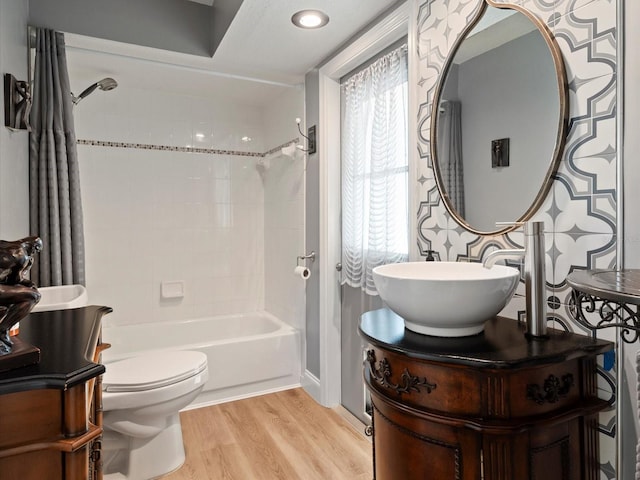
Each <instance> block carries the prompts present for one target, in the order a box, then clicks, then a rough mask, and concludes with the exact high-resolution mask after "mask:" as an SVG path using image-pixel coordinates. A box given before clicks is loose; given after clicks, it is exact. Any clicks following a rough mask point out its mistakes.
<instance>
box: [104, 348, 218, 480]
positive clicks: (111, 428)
mask: <svg viewBox="0 0 640 480" xmlns="http://www.w3.org/2000/svg"><path fill="white" fill-rule="evenodd" d="M106 369H107V371H106V373H105V374H104V377H103V383H102V385H103V397H102V401H103V410H104V417H103V427H104V435H103V441H102V456H103V457H102V458H103V472H104V474H105V477H104V478H105V480H116V479H120V480H122V479H127V480H147V479H151V478H156V477H159V476H161V475H164V474H166V473H169V472H171V471H173V470H176V469H177V468H179V467H180V466H181V465H182V464H183V463H184V460H185V453H184V445H183V443H182V430H181V428H180V417H179V415H178V412H179V410H180V409H182V408H184V407H186V406H187V405H188V404H189V403H191V401H193V399H195V398H196V397H197V395H198V394H199V393H200V391H201V390H202V387H203V386H204V384H205V383H206V381H207V379H208V369H207V356H206V355H205V354H204V353H201V352H192V351H164V352H158V353H148V354H144V355H142V356H139V357H133V358H128V359H125V360H121V361H117V362H113V363H107V364H106Z"/></svg>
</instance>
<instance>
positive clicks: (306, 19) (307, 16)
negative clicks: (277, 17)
mask: <svg viewBox="0 0 640 480" xmlns="http://www.w3.org/2000/svg"><path fill="white" fill-rule="evenodd" d="M291 21H292V22H293V24H294V25H295V26H296V27H300V28H320V27H324V26H325V25H326V24H327V23H329V16H328V15H327V14H326V13H324V12H321V11H320V10H300V11H299V12H297V13H294V14H293V17H291Z"/></svg>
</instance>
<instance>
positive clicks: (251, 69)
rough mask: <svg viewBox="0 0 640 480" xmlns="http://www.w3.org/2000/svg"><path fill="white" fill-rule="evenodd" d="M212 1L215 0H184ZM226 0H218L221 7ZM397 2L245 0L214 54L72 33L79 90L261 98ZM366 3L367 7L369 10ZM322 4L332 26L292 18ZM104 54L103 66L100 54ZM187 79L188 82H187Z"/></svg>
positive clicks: (297, 80)
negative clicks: (305, 25) (134, 87)
mask: <svg viewBox="0 0 640 480" xmlns="http://www.w3.org/2000/svg"><path fill="white" fill-rule="evenodd" d="M185 1H189V2H192V1H194V2H195V1H197V3H204V4H209V3H210V2H211V0H185ZM224 1H225V0H215V1H214V2H213V3H214V6H215V5H219V4H220V3H221V2H224ZM398 3H399V2H398V1H397V0H366V1H365V0H322V1H320V0H304V1H301V0H277V1H269V0H244V1H243V3H242V5H241V6H240V9H239V10H238V12H237V14H236V16H235V18H234V19H233V21H232V23H231V25H230V26H229V28H228V30H227V32H226V34H225V35H224V38H223V39H222V42H221V43H220V44H219V46H218V48H217V49H216V51H215V54H214V56H213V57H212V58H210V57H203V56H197V55H188V54H184V53H177V52H172V51H168V50H160V49H156V48H150V47H144V46H140V45H132V44H127V43H121V42H116V41H113V40H104V39H99V38H94V37H90V36H86V35H78V34H73V33H66V43H67V57H68V63H69V72H70V76H71V83H72V89H74V90H81V89H82V88H83V87H82V85H83V84H85V83H86V84H91V83H93V82H95V81H96V80H97V79H99V78H103V77H105V76H111V77H114V78H116V79H117V80H118V82H120V83H121V84H122V83H123V82H125V83H126V82H132V83H135V84H138V85H144V86H146V87H148V88H158V89H171V91H176V90H180V89H181V88H182V89H185V90H186V91H192V92H193V91H195V90H196V89H197V91H198V92H199V93H205V92H210V93H211V94H215V93H216V92H218V93H220V92H224V94H225V96H226V97H229V96H231V97H233V96H234V95H237V97H238V99H243V100H244V101H248V102H253V103H258V104H259V103H260V102H263V101H267V99H268V98H269V97H271V96H273V95H274V93H276V92H277V91H278V90H282V89H287V88H292V87H298V88H299V86H300V85H301V84H302V83H303V82H304V77H305V74H306V73H307V72H308V71H310V70H311V69H312V68H314V67H315V66H317V65H318V64H319V63H321V62H322V61H323V60H324V59H326V58H327V57H328V56H329V55H330V54H331V53H332V52H335V51H336V50H337V49H338V48H339V47H340V46H341V45H342V44H344V43H345V42H346V41H347V40H349V39H350V38H351V37H353V36H354V35H355V34H356V33H357V32H359V31H361V30H362V29H363V28H365V27H366V26H367V25H368V24H370V23H371V21H372V20H374V19H375V18H377V17H378V16H380V15H381V14H382V13H383V12H385V11H386V10H387V9H389V8H390V7H392V6H394V5H396V4H398ZM364 6H366V8H363V7H364ZM307 8H318V9H321V10H322V11H324V12H325V13H326V14H327V15H329V18H330V21H329V24H328V25H327V26H326V27H324V28H322V29H316V30H302V29H300V28H297V27H295V26H294V25H293V24H292V23H291V16H292V15H293V14H294V13H295V12H297V11H299V10H302V9H307ZM96 54H99V55H100V62H98V63H97V64H96V61H95V56H96ZM187 79H188V80H187Z"/></svg>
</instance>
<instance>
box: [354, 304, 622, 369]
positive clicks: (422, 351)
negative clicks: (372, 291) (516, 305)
mask: <svg viewBox="0 0 640 480" xmlns="http://www.w3.org/2000/svg"><path fill="white" fill-rule="evenodd" d="M358 332H359V333H360V335H361V336H362V337H363V338H364V339H365V340H367V341H368V342H369V343H371V344H372V345H374V346H379V347H381V348H385V349H387V350H391V351H394V352H396V353H400V354H403V355H407V356H409V357H413V358H418V359H422V360H430V361H437V362H442V363H448V364H459V365H468V366H474V367H485V368H521V367H526V366H537V365H545V364H550V363H554V362H559V361H564V360H570V359H573V358H578V357H582V356H586V355H594V354H600V353H604V352H607V351H609V350H612V349H613V348H614V345H613V343H611V342H607V341H604V340H593V339H592V338H591V337H587V336H585V335H579V334H575V333H569V332H563V331H560V330H554V329H549V330H548V334H549V338H548V339H543V340H540V339H535V340H534V339H529V338H527V337H525V334H524V332H525V325H524V324H520V323H518V322H517V321H516V320H511V319H508V318H503V317H494V318H492V319H490V320H488V321H487V323H486V325H485V329H484V332H482V333H480V334H478V335H473V336H469V337H457V338H451V337H449V338H446V337H433V336H429V335H421V334H418V333H415V332H412V331H411V330H407V329H405V328H404V321H403V320H402V318H401V317H400V316H398V315H396V314H395V313H394V312H392V311H391V310H389V309H387V308H382V309H380V310H373V311H371V312H366V313H365V314H364V315H362V317H361V318H360V326H359V328H358Z"/></svg>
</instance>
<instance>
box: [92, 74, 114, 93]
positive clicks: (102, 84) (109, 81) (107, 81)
mask: <svg viewBox="0 0 640 480" xmlns="http://www.w3.org/2000/svg"><path fill="white" fill-rule="evenodd" d="M97 84H98V88H99V89H100V90H104V91H105V92H108V91H109V90H113V89H114V88H116V87H117V86H118V82H116V81H115V80H114V79H113V78H110V77H107V78H103V79H102V80H100V81H99V82H97Z"/></svg>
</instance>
